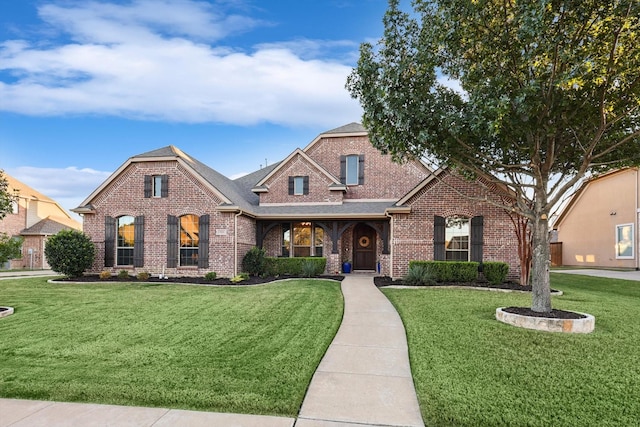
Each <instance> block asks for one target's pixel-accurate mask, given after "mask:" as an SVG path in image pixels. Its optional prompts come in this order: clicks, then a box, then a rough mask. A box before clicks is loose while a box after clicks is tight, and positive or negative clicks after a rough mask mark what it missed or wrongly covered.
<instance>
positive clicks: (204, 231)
mask: <svg viewBox="0 0 640 427" xmlns="http://www.w3.org/2000/svg"><path fill="white" fill-rule="evenodd" d="M198 229H199V231H200V241H199V243H198V267H199V268H209V215H202V216H201V217H200V219H199V221H198Z"/></svg>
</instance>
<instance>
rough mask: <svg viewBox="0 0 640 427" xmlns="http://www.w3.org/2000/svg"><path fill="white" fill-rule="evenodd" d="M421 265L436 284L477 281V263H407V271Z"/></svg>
mask: <svg viewBox="0 0 640 427" xmlns="http://www.w3.org/2000/svg"><path fill="white" fill-rule="evenodd" d="M418 265H423V266H425V267H426V268H427V270H428V271H429V273H430V275H431V277H432V278H433V280H435V281H436V282H474V281H476V280H477V279H478V266H479V263H477V262H468V261H409V269H411V268H412V267H415V266H418Z"/></svg>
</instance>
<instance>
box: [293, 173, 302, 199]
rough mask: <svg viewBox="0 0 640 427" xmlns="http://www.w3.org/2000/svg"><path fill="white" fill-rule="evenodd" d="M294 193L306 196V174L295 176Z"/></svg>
mask: <svg viewBox="0 0 640 427" xmlns="http://www.w3.org/2000/svg"><path fill="white" fill-rule="evenodd" d="M293 195H294V196H304V176H294V177H293Z"/></svg>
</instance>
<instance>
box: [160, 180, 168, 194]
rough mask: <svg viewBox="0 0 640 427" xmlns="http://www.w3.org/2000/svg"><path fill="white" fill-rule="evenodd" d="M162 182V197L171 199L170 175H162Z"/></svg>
mask: <svg viewBox="0 0 640 427" xmlns="http://www.w3.org/2000/svg"><path fill="white" fill-rule="evenodd" d="M160 182H161V184H160V185H161V187H160V197H169V175H162V176H161V177H160Z"/></svg>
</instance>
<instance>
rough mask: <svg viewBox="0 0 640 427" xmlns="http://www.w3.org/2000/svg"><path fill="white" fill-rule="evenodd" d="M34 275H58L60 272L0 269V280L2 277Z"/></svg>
mask: <svg viewBox="0 0 640 427" xmlns="http://www.w3.org/2000/svg"><path fill="white" fill-rule="evenodd" d="M35 276H60V274H58V273H55V272H53V271H52V270H13V271H1V270H0V280H2V279H19V278H22V277H24V278H27V277H35Z"/></svg>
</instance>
